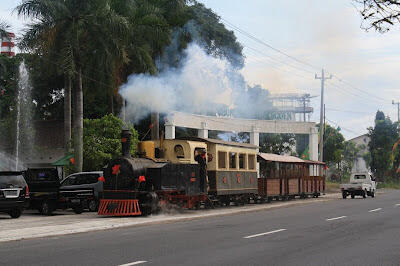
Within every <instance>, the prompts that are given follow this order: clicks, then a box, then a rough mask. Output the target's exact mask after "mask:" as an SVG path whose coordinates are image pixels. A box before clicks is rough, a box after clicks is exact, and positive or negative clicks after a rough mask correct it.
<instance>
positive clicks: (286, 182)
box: [257, 153, 306, 200]
mask: <svg viewBox="0 0 400 266" xmlns="http://www.w3.org/2000/svg"><path fill="white" fill-rule="evenodd" d="M257 159H258V162H259V163H260V178H259V179H258V194H259V195H260V196H261V197H264V198H267V199H268V200H271V199H272V198H275V199H278V198H284V199H286V198H289V197H290V198H293V197H295V196H300V195H301V193H302V190H301V182H302V179H303V178H304V177H305V176H306V166H305V164H304V161H303V160H301V159H299V158H297V157H294V156H282V155H277V154H271V153H259V154H258V157H257Z"/></svg>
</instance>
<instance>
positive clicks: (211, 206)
mask: <svg viewBox="0 0 400 266" xmlns="http://www.w3.org/2000/svg"><path fill="white" fill-rule="evenodd" d="M204 204H205V205H204V207H205V208H206V209H214V204H213V202H212V201H211V200H210V199H209V198H207V200H206V202H205V203H204Z"/></svg>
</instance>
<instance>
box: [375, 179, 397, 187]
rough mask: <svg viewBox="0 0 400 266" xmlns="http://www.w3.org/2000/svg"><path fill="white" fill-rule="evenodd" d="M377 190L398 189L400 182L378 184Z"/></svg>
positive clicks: (391, 181) (390, 181)
mask: <svg viewBox="0 0 400 266" xmlns="http://www.w3.org/2000/svg"><path fill="white" fill-rule="evenodd" d="M377 188H391V189H400V182H399V181H393V180H388V181H385V182H378V184H377Z"/></svg>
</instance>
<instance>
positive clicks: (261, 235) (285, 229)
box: [243, 229, 286, 238]
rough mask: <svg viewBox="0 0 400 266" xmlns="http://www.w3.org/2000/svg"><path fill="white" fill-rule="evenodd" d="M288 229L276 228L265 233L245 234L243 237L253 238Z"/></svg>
mask: <svg viewBox="0 0 400 266" xmlns="http://www.w3.org/2000/svg"><path fill="white" fill-rule="evenodd" d="M285 230H286V229H278V230H274V231H269V232H265V233H261V234H256V235H251V236H245V237H243V238H253V237H257V236H265V235H270V234H275V233H278V232H282V231H285Z"/></svg>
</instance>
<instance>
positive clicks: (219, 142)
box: [180, 137, 259, 149]
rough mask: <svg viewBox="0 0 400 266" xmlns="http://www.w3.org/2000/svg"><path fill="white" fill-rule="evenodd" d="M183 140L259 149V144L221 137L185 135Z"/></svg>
mask: <svg viewBox="0 0 400 266" xmlns="http://www.w3.org/2000/svg"><path fill="white" fill-rule="evenodd" d="M180 139H182V140H192V141H201V142H209V143H213V144H219V145H225V146H235V147H242V148H249V149H258V148H259V147H258V146H257V145H253V144H249V143H241V142H233V141H224V140H219V139H207V138H199V137H184V138H180Z"/></svg>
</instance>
